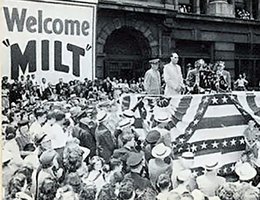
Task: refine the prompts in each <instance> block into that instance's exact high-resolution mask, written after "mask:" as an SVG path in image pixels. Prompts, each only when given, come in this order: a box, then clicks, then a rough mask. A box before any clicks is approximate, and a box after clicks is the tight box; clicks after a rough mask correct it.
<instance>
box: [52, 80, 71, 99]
mask: <svg viewBox="0 0 260 200" xmlns="http://www.w3.org/2000/svg"><path fill="white" fill-rule="evenodd" d="M55 89H56V93H57V94H58V95H62V96H65V95H67V93H68V85H67V84H66V83H64V82H63V79H62V78H60V79H59V83H57V84H56V86H55Z"/></svg>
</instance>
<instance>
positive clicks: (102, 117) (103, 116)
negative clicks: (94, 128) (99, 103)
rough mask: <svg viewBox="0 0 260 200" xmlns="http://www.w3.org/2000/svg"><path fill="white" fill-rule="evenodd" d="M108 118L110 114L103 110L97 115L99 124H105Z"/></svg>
mask: <svg viewBox="0 0 260 200" xmlns="http://www.w3.org/2000/svg"><path fill="white" fill-rule="evenodd" d="M107 118H108V114H107V112H106V111H104V110H101V111H99V112H98V113H97V120H98V122H103V121H105V120H106V119H107Z"/></svg>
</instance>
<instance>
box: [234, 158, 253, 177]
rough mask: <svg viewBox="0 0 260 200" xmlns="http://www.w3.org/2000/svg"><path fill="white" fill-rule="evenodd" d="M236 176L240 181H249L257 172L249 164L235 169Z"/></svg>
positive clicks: (246, 163)
mask: <svg viewBox="0 0 260 200" xmlns="http://www.w3.org/2000/svg"><path fill="white" fill-rule="evenodd" d="M235 172H236V174H237V175H238V176H239V180H241V181H247V180H251V179H253V178H254V177H255V176H256V174H257V172H256V170H255V168H254V167H252V166H251V165H250V164H249V163H248V162H245V163H243V164H241V165H239V166H238V167H237V168H236V169H235Z"/></svg>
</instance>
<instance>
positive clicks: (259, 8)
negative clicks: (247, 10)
mask: <svg viewBox="0 0 260 200" xmlns="http://www.w3.org/2000/svg"><path fill="white" fill-rule="evenodd" d="M257 19H259V20H260V0H258V9H257Z"/></svg>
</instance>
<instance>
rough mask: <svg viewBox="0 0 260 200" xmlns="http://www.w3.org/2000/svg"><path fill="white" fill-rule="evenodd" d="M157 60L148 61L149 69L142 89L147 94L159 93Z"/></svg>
mask: <svg viewBox="0 0 260 200" xmlns="http://www.w3.org/2000/svg"><path fill="white" fill-rule="evenodd" d="M159 62H160V60H159V59H152V60H150V61H149V64H150V65H151V69H149V70H148V71H147V72H146V73H145V76H144V88H145V91H146V92H147V93H148V94H154V95H156V94H160V93H161V77H160V73H159V71H158V68H159Z"/></svg>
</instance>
